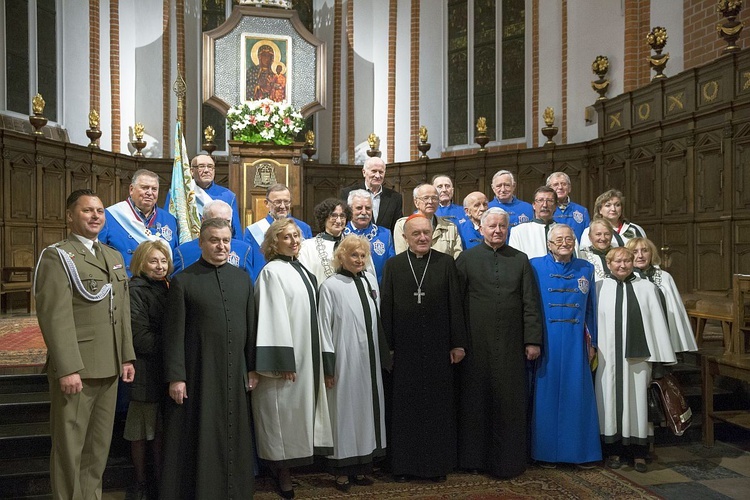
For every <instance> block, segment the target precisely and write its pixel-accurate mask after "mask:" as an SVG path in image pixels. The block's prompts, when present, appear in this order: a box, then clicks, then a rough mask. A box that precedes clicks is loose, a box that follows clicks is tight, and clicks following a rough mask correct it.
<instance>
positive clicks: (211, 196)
mask: <svg viewBox="0 0 750 500" xmlns="http://www.w3.org/2000/svg"><path fill="white" fill-rule="evenodd" d="M190 172H191V173H192V174H193V180H194V181H195V201H196V205H197V208H198V216H199V217H202V218H203V219H206V217H203V209H204V207H205V206H206V205H207V204H208V203H209V202H210V201H211V200H222V201H225V202H227V204H228V205H229V206H230V207H231V208H232V233H233V237H234V238H241V237H242V220H241V219H240V212H239V210H238V209H237V196H236V195H235V194H234V193H233V192H232V191H231V190H229V189H227V188H225V187H224V186H219V185H218V184H216V183H215V182H214V177H216V164H215V163H214V159H213V158H211V157H210V156H208V155H198V156H196V157H195V158H193V161H191V162H190ZM170 195H171V193H167V201H166V202H165V203H164V209H165V210H169V201H170V197H171V196H170Z"/></svg>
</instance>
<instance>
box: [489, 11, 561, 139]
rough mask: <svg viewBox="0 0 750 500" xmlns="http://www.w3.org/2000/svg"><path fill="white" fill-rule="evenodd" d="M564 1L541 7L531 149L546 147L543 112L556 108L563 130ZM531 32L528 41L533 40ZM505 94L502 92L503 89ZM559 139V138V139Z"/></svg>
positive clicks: (531, 120) (558, 120)
mask: <svg viewBox="0 0 750 500" xmlns="http://www.w3.org/2000/svg"><path fill="white" fill-rule="evenodd" d="M561 19H562V2H542V3H541V4H540V8H539V106H538V109H539V114H538V115H537V116H534V117H529V121H530V122H531V123H532V124H533V129H532V133H533V136H532V138H531V140H530V141H528V143H529V146H530V147H537V146H540V145H542V144H544V141H546V140H547V139H546V137H544V136H543V135H542V133H541V128H542V127H544V120H542V112H543V111H544V109H545V108H546V107H548V106H551V107H553V108H555V116H556V119H555V125H556V126H557V127H560V125H561V118H562V116H563V108H562V23H561ZM530 35H531V34H530V33H529V34H527V35H526V39H527V40H529V41H530ZM501 91H502V90H501ZM557 140H558V141H559V140H560V137H557Z"/></svg>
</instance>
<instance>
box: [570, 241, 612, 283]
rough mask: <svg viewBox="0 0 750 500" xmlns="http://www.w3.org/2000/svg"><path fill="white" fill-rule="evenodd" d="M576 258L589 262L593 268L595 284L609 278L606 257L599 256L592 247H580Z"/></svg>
mask: <svg viewBox="0 0 750 500" xmlns="http://www.w3.org/2000/svg"><path fill="white" fill-rule="evenodd" d="M578 256H579V257H580V258H581V259H585V260H587V261H589V262H590V263H591V264H592V265H593V266H594V279H595V280H596V282H597V283H599V282H600V281H601V280H603V279H604V278H606V277H607V276H609V268H608V267H607V262H606V256H600V255H599V254H597V252H596V250H595V249H594V247H592V246H588V247H581V249H580V250H579V251H578Z"/></svg>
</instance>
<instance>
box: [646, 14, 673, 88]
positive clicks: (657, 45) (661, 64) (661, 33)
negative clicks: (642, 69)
mask: <svg viewBox="0 0 750 500" xmlns="http://www.w3.org/2000/svg"><path fill="white" fill-rule="evenodd" d="M667 38H669V37H668V36H667V28H664V27H663V26H654V27H653V28H652V29H651V31H649V33H648V35H646V42H647V43H648V44H649V45H650V46H651V48H652V49H654V52H656V55H654V56H651V55H649V56H648V57H647V58H646V60H647V61H648V64H649V66H650V67H651V69H652V70H654V71H655V72H656V75H654V78H653V79H654V80H656V79H657V78H666V75H664V70H665V69H666V67H667V61H669V52H667V53H666V54H662V53H661V51H662V50H663V49H664V46H665V45H666V44H667Z"/></svg>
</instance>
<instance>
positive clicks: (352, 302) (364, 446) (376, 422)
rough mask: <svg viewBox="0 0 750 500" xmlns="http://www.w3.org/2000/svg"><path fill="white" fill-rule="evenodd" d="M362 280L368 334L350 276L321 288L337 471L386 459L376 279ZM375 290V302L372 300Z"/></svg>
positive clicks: (335, 278)
mask: <svg viewBox="0 0 750 500" xmlns="http://www.w3.org/2000/svg"><path fill="white" fill-rule="evenodd" d="M359 279H360V280H364V279H366V280H367V281H368V282H369V284H370V287H369V288H368V287H367V283H365V282H364V281H361V284H362V292H363V293H364V297H365V298H366V300H367V303H368V306H369V308H370V311H369V313H370V314H369V316H370V317H369V324H370V331H369V332H368V328H367V323H366V322H365V316H364V314H365V312H364V308H363V305H362V300H361V295H360V292H359V290H358V288H357V284H356V283H355V281H354V280H355V279H354V278H352V277H351V275H344V274H338V273H337V274H334V275H333V276H332V277H331V278H330V279H328V280H326V282H325V283H323V284H322V285H321V286H320V303H319V307H318V310H319V319H320V331H321V335H323V336H324V337H330V338H331V339H332V340H333V348H334V351H335V353H336V371H335V373H336V375H335V377H336V384H335V385H334V387H333V388H332V389H328V390H327V392H328V407H329V409H330V411H331V422H332V427H333V454H332V455H331V456H330V457H328V458H329V459H331V464H332V465H334V466H338V467H344V466H350V465H359V464H367V463H371V462H372V461H373V458H376V457H379V456H384V455H385V445H386V434H385V432H386V431H385V404H384V402H383V401H384V400H383V378H382V375H381V369H380V367H381V365H380V345H379V339H378V315H377V308H378V307H380V291H379V288H378V280H377V279H376V278H375V276H374V275H372V274H371V273H369V272H365V273H364V277H361V278H359ZM370 290H373V292H374V293H375V297H377V298H374V297H372V295H371V294H370Z"/></svg>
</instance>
